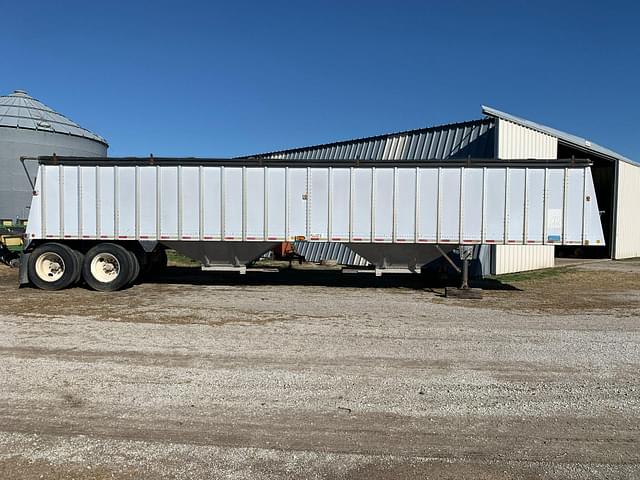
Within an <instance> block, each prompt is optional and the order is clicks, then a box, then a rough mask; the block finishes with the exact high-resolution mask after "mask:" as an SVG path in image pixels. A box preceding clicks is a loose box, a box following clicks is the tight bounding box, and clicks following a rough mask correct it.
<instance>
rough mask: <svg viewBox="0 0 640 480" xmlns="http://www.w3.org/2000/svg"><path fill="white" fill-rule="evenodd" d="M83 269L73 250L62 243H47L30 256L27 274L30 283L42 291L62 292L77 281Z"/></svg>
mask: <svg viewBox="0 0 640 480" xmlns="http://www.w3.org/2000/svg"><path fill="white" fill-rule="evenodd" d="M81 267H82V264H81V263H80V262H79V261H78V256H77V255H76V254H75V252H74V251H73V250H72V249H71V248H69V247H68V246H66V245H62V244H60V243H45V244H43V245H40V246H39V247H37V248H36V249H35V250H34V251H33V252H32V253H31V254H30V255H29V262H28V264H27V274H28V276H29V281H30V282H31V283H32V284H33V285H35V286H36V287H38V288H40V289H42V290H62V289H63V288H67V287H70V286H71V285H73V284H74V283H75V282H76V281H77V279H78V272H80V271H81Z"/></svg>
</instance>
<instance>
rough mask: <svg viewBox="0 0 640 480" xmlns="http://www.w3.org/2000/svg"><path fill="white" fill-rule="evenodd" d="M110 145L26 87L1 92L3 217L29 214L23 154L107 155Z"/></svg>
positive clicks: (0, 202) (0, 189) (0, 191)
mask: <svg viewBox="0 0 640 480" xmlns="http://www.w3.org/2000/svg"><path fill="white" fill-rule="evenodd" d="M107 148H108V144H107V142H106V140H105V139H104V138H102V137H100V136H99V135H96V134H95V133H92V132H90V131H89V130H86V129H84V128H82V127H80V126H79V125H78V124H76V123H75V122H73V121H71V120H69V119H68V118H66V117H65V116H63V115H61V114H59V113H57V112H55V111H54V110H52V109H51V108H49V107H47V106H46V105H44V104H43V103H41V102H39V101H38V100H36V99H35V98H33V97H30V96H29V95H28V94H27V93H26V92H24V91H21V90H16V91H15V92H13V93H12V94H11V95H6V96H0V220H16V219H26V218H27V217H28V213H29V205H30V204H31V196H32V192H31V186H30V185H29V181H28V179H27V177H26V174H25V172H24V170H23V168H22V165H21V164H20V161H19V158H20V157H21V156H29V157H35V156H39V155H53V154H54V153H55V154H57V155H64V156H96V157H104V156H106V155H107ZM33 167H35V165H34V166H33ZM31 173H32V175H33V174H34V173H35V171H33V172H31Z"/></svg>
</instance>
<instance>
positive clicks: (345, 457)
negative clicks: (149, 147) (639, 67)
mask: <svg viewBox="0 0 640 480" xmlns="http://www.w3.org/2000/svg"><path fill="white" fill-rule="evenodd" d="M639 274H640V262H637V261H636V262H618V263H613V262H605V263H598V264H593V265H582V266H580V267H574V268H569V269H560V270H557V271H556V272H555V273H546V274H541V275H538V276H536V275H534V276H531V277H527V276H524V277H519V278H516V279H513V281H508V283H506V282H507V280H508V279H507V280H502V281H498V280H494V281H489V282H485V285H484V286H485V287H487V288H489V289H490V290H488V291H486V292H485V298H484V299H482V300H480V301H463V300H451V299H445V298H442V296H441V295H440V292H441V290H440V289H438V288H431V289H424V288H421V286H420V284H419V282H418V281H417V280H416V279H414V278H411V277H388V278H386V279H385V278H383V279H382V280H381V279H375V278H371V277H367V276H365V277H363V276H357V275H349V276H347V275H343V276H340V275H341V274H340V273H338V272H316V271H306V272H289V273H281V274H253V275H248V276H246V277H239V276H235V275H219V276H217V277H212V276H211V274H204V273H201V272H198V271H197V270H195V269H191V268H173V269H171V270H170V271H169V272H168V275H167V276H166V277H164V278H162V279H160V280H159V281H158V282H156V283H146V284H141V285H137V286H135V287H133V288H131V289H129V290H127V291H124V292H117V293H111V294H100V293H96V292H91V291H88V290H85V289H82V288H76V289H72V290H67V291H63V292H55V293H47V292H41V291H37V290H33V289H20V290H18V289H17V287H16V283H17V279H16V272H15V271H13V270H10V269H8V268H4V267H0V296H1V297H2V298H3V302H2V305H1V306H0V358H1V361H2V365H3V368H2V370H1V371H0V473H1V474H2V475H0V478H2V479H7V480H9V479H40V478H46V479H68V478H73V479H78V480H89V479H171V478H179V479H203V478H207V479H209V478H211V479H214V478H225V479H272V478H318V479H325V478H327V479H333V478H345V479H347V478H348V479H352V478H353V479H382V478H389V479H398V478H434V479H458V478H479V479H516V478H517V479H520V478H567V479H575V478H590V479H591V478H603V479H604V478H606V479H610V478H640V445H639V440H640V376H639V373H640V295H639V292H640V275H639ZM347 277H348V278H347ZM301 281H302V282H303V283H302V284H301V283H300V282H301Z"/></svg>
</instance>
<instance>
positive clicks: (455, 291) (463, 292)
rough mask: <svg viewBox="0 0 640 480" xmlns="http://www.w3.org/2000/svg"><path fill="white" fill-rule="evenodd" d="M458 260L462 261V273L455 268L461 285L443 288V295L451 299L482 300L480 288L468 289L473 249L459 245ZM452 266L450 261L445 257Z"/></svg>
mask: <svg viewBox="0 0 640 480" xmlns="http://www.w3.org/2000/svg"><path fill="white" fill-rule="evenodd" d="M459 251H460V260H461V261H462V271H460V269H458V268H456V270H458V272H460V276H461V284H460V288H452V287H447V288H445V291H444V294H445V297H452V298H465V299H466V298H468V299H479V298H482V289H481V288H470V287H469V260H471V259H472V257H473V247H471V246H468V245H460V247H459ZM447 260H449V261H450V262H451V263H452V264H453V262H452V261H451V259H449V258H448V257H447ZM454 265H455V264H454Z"/></svg>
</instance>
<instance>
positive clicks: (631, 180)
mask: <svg viewBox="0 0 640 480" xmlns="http://www.w3.org/2000/svg"><path fill="white" fill-rule="evenodd" d="M617 203H618V208H617V214H616V233H615V237H616V243H615V251H614V258H618V259H621V258H632V257H640V221H639V219H638V207H639V206H640V167H638V166H636V165H632V164H630V163H626V162H618V195H617Z"/></svg>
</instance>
